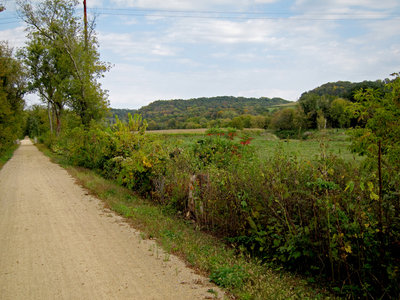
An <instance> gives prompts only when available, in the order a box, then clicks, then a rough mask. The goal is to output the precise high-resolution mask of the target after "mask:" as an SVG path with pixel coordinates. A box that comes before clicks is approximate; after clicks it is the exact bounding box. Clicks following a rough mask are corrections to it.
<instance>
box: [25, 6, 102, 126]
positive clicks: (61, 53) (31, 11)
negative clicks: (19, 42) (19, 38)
mask: <svg viewBox="0 0 400 300" xmlns="http://www.w3.org/2000/svg"><path fill="white" fill-rule="evenodd" d="M18 3H19V7H20V9H19V11H20V14H21V16H22V18H23V19H24V21H25V22H26V23H27V24H28V28H27V31H28V33H29V34H28V38H29V42H28V45H27V47H26V51H27V54H29V55H25V56H26V58H27V59H28V60H31V61H30V65H34V64H35V60H37V61H40V62H42V64H40V67H39V68H37V67H34V69H36V70H37V71H38V72H37V73H36V74H34V72H33V74H32V76H33V82H34V83H35V84H33V87H34V88H36V89H37V90H38V91H39V93H40V94H41V96H42V97H43V98H44V99H46V101H49V102H51V104H52V105H53V107H55V111H56V116H57V113H59V114H60V113H61V112H62V109H63V106H64V105H65V104H66V105H68V106H69V107H70V108H72V109H73V111H75V112H76V113H77V114H78V115H79V116H80V119H81V122H82V123H83V124H84V125H86V126H87V125H89V123H90V121H91V120H93V119H94V120H98V119H101V118H102V117H103V116H104V115H105V113H106V111H107V107H108V101H107V94H106V92H105V91H104V90H102V89H101V86H100V84H99V83H98V79H99V78H100V77H102V75H103V73H104V72H105V71H107V70H108V65H107V64H105V63H103V62H101V61H100V55H99V52H98V42H97V39H96V36H95V31H94V27H95V23H94V21H93V22H91V23H90V24H89V29H88V38H87V41H88V44H87V45H86V43H85V33H84V26H83V24H82V21H81V20H80V19H79V18H78V17H77V16H76V14H75V8H76V6H77V5H78V1H77V0H44V1H41V2H33V1H30V0H20V1H18ZM46 64H47V65H46ZM46 69H47V70H50V71H51V75H50V74H48V75H45V74H43V71H44V70H46ZM41 91H42V92H43V93H42V92H41ZM44 95H45V96H44Z"/></svg>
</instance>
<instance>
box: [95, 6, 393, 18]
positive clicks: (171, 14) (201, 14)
mask: <svg viewBox="0 0 400 300" xmlns="http://www.w3.org/2000/svg"><path fill="white" fill-rule="evenodd" d="M90 11H92V12H93V13H95V14H97V15H111V16H136V17H163V18H193V19H233V20H274V19H277V20H278V19H279V20H306V21H308V20H310V21H348V20H351V21H362V20H388V19H392V18H396V17H400V13H393V12H392V13H389V14H387V15H385V16H382V15H381V13H318V12H309V13H307V14H303V15H301V14H295V13H291V12H282V11H270V12H235V11H233V12H232V11H231V12H223V11H190V10H163V9H132V8H128V9H122V8H91V9H90ZM317 16H320V17H317Z"/></svg>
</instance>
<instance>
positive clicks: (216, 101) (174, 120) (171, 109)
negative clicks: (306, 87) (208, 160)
mask: <svg viewBox="0 0 400 300" xmlns="http://www.w3.org/2000/svg"><path fill="white" fill-rule="evenodd" d="M288 103H291V102H290V101H288V100H285V99H282V98H266V97H262V98H245V97H232V96H219V97H211V98H195V99H189V100H182V99H179V100H158V101H155V102H152V103H150V104H149V105H147V106H144V107H142V108H140V109H138V110H129V109H111V114H112V115H113V116H114V115H118V117H119V118H120V119H121V120H126V119H127V115H128V113H131V114H134V113H140V114H142V116H143V118H144V119H146V120H147V122H148V123H149V129H168V128H198V127H206V126H208V125H210V122H211V121H217V120H220V121H221V122H223V123H224V124H228V123H229V122H230V121H231V120H232V119H234V118H235V117H239V116H243V115H246V116H260V115H261V116H265V115H267V114H268V112H269V111H270V110H271V109H272V108H273V107H274V106H277V105H283V104H288Z"/></svg>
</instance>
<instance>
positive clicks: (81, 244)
mask: <svg viewBox="0 0 400 300" xmlns="http://www.w3.org/2000/svg"><path fill="white" fill-rule="evenodd" d="M209 289H213V290H214V291H218V293H219V296H222V292H221V291H220V290H218V288H216V287H215V286H213V285H212V284H210V283H209V281H208V280H207V279H206V278H204V277H201V276H199V275H197V274H195V273H194V271H193V270H191V269H189V268H187V267H186V266H185V264H184V263H183V262H182V261H180V260H179V259H178V258H176V257H175V256H173V255H168V254H166V253H164V252H163V251H162V250H161V249H159V248H158V246H157V245H156V244H155V243H154V241H149V240H143V239H142V238H141V237H140V234H139V232H137V231H136V230H134V229H132V228H130V227H129V226H128V225H127V224H126V223H125V222H124V221H123V220H122V219H121V218H120V217H118V216H116V215H115V214H113V213H112V212H111V211H107V210H105V209H104V208H103V206H102V204H101V202H100V201H99V200H98V199H96V198H94V197H93V196H90V195H88V194H87V193H86V192H85V190H83V189H82V188H81V187H79V186H78V185H76V184H75V183H74V179H73V178H72V177H71V176H70V175H68V173H67V172H66V171H65V170H64V169H62V168H61V167H59V166H58V165H56V164H53V163H51V162H50V161H49V159H48V158H47V157H45V156H44V155H43V154H42V153H41V152H39V151H38V150H37V149H36V147H35V146H33V145H32V143H31V142H30V141H29V140H24V141H22V144H21V146H20V147H19V149H18V150H17V151H16V152H15V154H14V156H13V158H12V159H11V160H10V161H9V162H8V163H7V164H6V165H5V166H4V167H3V169H2V170H1V171H0V299H212V298H213V294H211V293H209V292H207V290H209Z"/></svg>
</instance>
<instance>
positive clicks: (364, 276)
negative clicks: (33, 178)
mask: <svg viewBox="0 0 400 300" xmlns="http://www.w3.org/2000/svg"><path fill="white" fill-rule="evenodd" d="M131 120H132V122H130V124H123V123H121V122H119V121H117V123H116V125H115V126H114V127H112V128H102V127H100V126H98V125H93V126H92V127H90V128H89V129H84V128H81V127H77V128H74V129H72V130H70V131H68V132H66V133H65V134H64V135H62V136H60V137H59V138H58V139H57V140H54V141H53V142H52V145H51V146H52V147H53V149H57V151H59V152H62V153H63V154H64V155H65V156H66V157H67V158H68V159H69V160H70V161H71V162H72V163H74V164H77V165H81V166H84V167H87V168H91V169H96V170H98V172H100V173H101V174H103V175H104V176H105V177H107V178H112V179H115V180H117V181H118V182H119V183H120V184H122V185H124V186H127V187H129V188H131V189H133V190H135V191H138V192H139V193H141V194H142V195H144V196H146V197H148V198H151V199H153V200H154V201H156V202H158V203H161V204H162V205H165V206H168V207H169V208H170V209H172V210H175V211H176V212H177V213H181V214H182V215H185V216H186V217H191V218H193V219H195V220H196V223H197V225H198V226H202V227H203V228H205V229H207V230H209V231H212V232H214V233H215V234H216V235H218V236H221V237H224V238H226V239H227V240H229V242H230V243H236V244H238V245H240V246H241V248H245V249H247V251H249V252H250V253H252V254H253V255H257V256H259V257H260V258H261V259H262V260H263V261H264V262H268V263H272V264H274V265H280V266H285V267H286V268H288V269H291V270H293V271H296V272H301V273H302V274H305V275H306V276H309V277H310V278H313V280H317V279H318V280H325V281H326V282H329V284H330V285H331V286H332V288H333V290H334V291H335V292H336V293H337V294H338V295H348V294H352V295H353V296H355V297H367V298H375V297H377V298H396V297H397V296H398V295H399V293H400V288H399V286H400V284H399V272H400V270H399V266H400V242H399V233H400V219H399V215H398V212H399V211H400V201H399V186H398V185H397V186H395V185H393V182H394V181H393V180H398V179H400V178H399V175H398V174H390V176H388V175H386V176H384V177H383V178H384V182H383V184H384V186H385V187H388V188H387V189H386V190H385V189H384V190H383V193H384V194H383V195H381V196H378V194H379V187H378V185H379V184H378V179H377V175H376V172H375V171H374V169H373V168H372V169H371V166H370V165H369V167H367V166H365V167H363V166H361V167H359V166H355V165H353V164H352V163H350V162H346V161H344V160H342V159H340V158H338V157H336V156H332V155H331V156H326V155H324V154H323V155H321V157H320V159H319V160H315V161H309V162H304V161H299V160H298V159H297V158H296V157H294V156H288V155H287V154H286V153H284V152H281V151H277V152H276V153H275V155H274V156H273V157H271V158H269V159H267V160H265V161H260V160H259V159H258V158H257V157H256V156H255V155H254V150H253V149H252V147H251V138H250V137H249V136H242V137H238V136H237V133H236V132H235V131H221V130H216V129H213V130H211V131H209V132H208V135H207V136H205V137H204V138H201V139H198V140H197V141H195V142H193V145H192V146H191V147H186V148H183V149H181V148H176V147H175V148H173V147H171V146H167V145H166V144H163V141H162V140H161V139H157V138H156V137H155V136H149V135H146V134H145V127H146V124H145V123H143V122H142V120H141V119H140V118H137V117H136V119H135V120H136V121H135V120H133V119H131ZM323 153H324V152H323ZM396 178H397V179H396ZM397 182H399V181H397ZM378 199H381V200H383V202H381V201H378ZM382 211H383V212H384V214H383V215H381V214H380V213H379V212H382ZM234 271H235V270H219V271H218V272H219V273H221V272H222V273H223V272H231V273H232V274H236V273H235V272H234ZM218 272H214V273H213V275H212V276H213V277H212V279H213V281H215V282H219V281H220V279H219V278H220V277H221V276H220V274H219V273H218ZM232 276H233V277H232V278H233V279H235V280H238V282H239V281H240V282H242V281H243V280H244V279H243V278H236V277H235V276H234V275H232ZM233 279H232V280H231V282H235V280H233ZM220 284H222V285H227V284H228V283H225V282H220Z"/></svg>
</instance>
